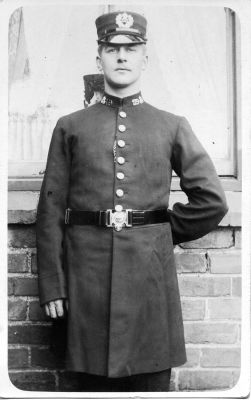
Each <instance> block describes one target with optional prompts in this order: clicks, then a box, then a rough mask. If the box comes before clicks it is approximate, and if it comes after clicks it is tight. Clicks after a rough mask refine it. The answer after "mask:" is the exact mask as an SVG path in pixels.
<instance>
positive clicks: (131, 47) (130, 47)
mask: <svg viewBox="0 0 251 400" xmlns="http://www.w3.org/2000/svg"><path fill="white" fill-rule="evenodd" d="M127 51H128V52H131V51H132V52H133V51H136V49H135V47H133V46H128V48H127Z"/></svg>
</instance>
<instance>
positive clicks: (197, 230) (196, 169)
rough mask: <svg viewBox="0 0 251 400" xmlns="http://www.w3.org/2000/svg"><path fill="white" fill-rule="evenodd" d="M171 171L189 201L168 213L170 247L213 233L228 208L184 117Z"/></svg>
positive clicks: (203, 150) (209, 161)
mask: <svg viewBox="0 0 251 400" xmlns="http://www.w3.org/2000/svg"><path fill="white" fill-rule="evenodd" d="M172 168H173V170H174V171H175V172H176V174H177V175H178V176H179V177H180V186H181V189H182V190H183V191H184V192H185V193H186V195H187V197H188V203H187V204H182V203H179V202H177V203H175V204H174V206H173V210H172V211H170V217H171V227H172V233H173V243H174V244H178V243H182V242H186V241H190V240H194V239H198V238H199V237H202V236H204V235H206V234H207V233H209V232H210V231H212V230H213V229H215V228H216V227H217V225H218V224H219V222H220V221H221V219H222V218H223V217H224V215H225V214H226V212H227V211H228V207H227V204H226V198H225V193H224V190H223V188H222V186H221V183H220V180H219V177H218V175H217V173H216V170H215V168H214V165H213V163H212V161H211V159H210V157H209V155H208V154H207V152H206V151H205V149H204V148H203V146H202V145H201V143H200V142H199V141H198V139H197V138H196V136H195V135H194V133H193V132H192V129H191V127H190V125H189V123H188V122H187V120H186V119H185V118H183V117H182V118H181V119H180V123H179V127H178V129H177V133H176V138H175V142H174V147H173V153H172Z"/></svg>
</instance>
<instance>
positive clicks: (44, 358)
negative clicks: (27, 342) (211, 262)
mask: <svg viewBox="0 0 251 400" xmlns="http://www.w3.org/2000/svg"><path fill="white" fill-rule="evenodd" d="M31 367H33V368H48V369H58V368H61V369H62V368H64V351H63V350H62V351H61V352H59V351H58V352H53V350H52V348H49V349H48V348H43V347H32V348H31Z"/></svg>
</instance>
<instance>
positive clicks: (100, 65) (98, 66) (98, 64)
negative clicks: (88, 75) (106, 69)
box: [96, 56, 103, 72]
mask: <svg viewBox="0 0 251 400" xmlns="http://www.w3.org/2000/svg"><path fill="white" fill-rule="evenodd" d="M96 64H97V68H98V70H99V71H100V72H102V70H103V68H102V63H101V58H100V57H99V56H97V57H96Z"/></svg>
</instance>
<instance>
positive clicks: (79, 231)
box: [37, 94, 227, 377]
mask: <svg viewBox="0 0 251 400" xmlns="http://www.w3.org/2000/svg"><path fill="white" fill-rule="evenodd" d="M121 110H122V111H124V112H125V114H123V113H122V114H121V115H120V112H121ZM121 125H122V127H121ZM121 139H122V140H124V142H125V146H124V147H119V145H118V140H121ZM115 141H116V143H117V145H116V147H115V146H114V142H115ZM119 157H123V158H124V161H125V162H124V163H122V164H120V163H119V161H121V159H120V158H119ZM122 161H123V159H122ZM172 170H174V171H175V172H176V173H177V175H178V176H179V177H180V183H181V188H182V190H183V191H184V192H185V193H186V195H187V197H188V204H186V205H184V204H181V203H176V204H175V205H174V207H173V210H172V211H170V217H171V222H170V223H168V222H166V223H158V224H153V225H144V226H137V227H133V228H123V229H122V230H121V231H120V232H117V231H115V230H114V229H113V228H102V227H97V226H90V225H85V226H84V225H83V226H79V225H70V226H69V225H65V224H64V216H65V209H66V208H67V207H69V208H71V209H74V210H105V209H114V207H115V206H116V205H122V206H123V208H124V209H127V208H128V209H142V210H154V209H157V208H168V205H169V194H170V186H171V178H172ZM117 172H123V173H124V179H118V178H117ZM117 189H122V190H123V194H122V196H121V197H118V195H117ZM120 194H121V193H120ZM226 211H227V206H226V201H225V195H224V192H223V190H222V187H221V184H220V181H219V179H218V176H217V174H216V171H215V168H214V166H213V164H212V162H211V160H210V158H209V156H208V154H207V153H206V151H205V150H204V148H203V147H202V146H201V144H200V143H199V141H198V140H197V138H196V137H195V135H194V134H193V132H192V130H191V128H190V126H189V124H188V122H187V121H186V119H185V118H183V117H178V116H176V115H173V114H170V113H167V112H165V111H161V110H158V109H156V108H155V107H153V106H151V105H149V104H147V103H146V102H144V101H143V100H142V97H141V96H140V94H137V95H135V96H130V97H127V98H125V99H122V100H121V99H118V98H116V97H112V96H105V97H104V98H103V99H102V101H101V103H99V104H96V105H93V106H91V107H90V108H88V109H86V110H81V111H77V112H75V113H73V114H70V115H67V116H65V117H62V118H60V119H59V121H58V123H57V125H56V127H55V130H54V133H53V137H52V141H51V145H50V150H49V155H48V161H47V167H46V173H45V177H44V181H43V185H42V189H41V195H40V200H39V205H38V214H37V251H38V270H39V287H40V299H41V304H45V303H46V302H49V301H50V300H55V299H58V298H68V299H69V311H68V345H67V368H68V369H70V370H74V371H83V372H88V373H92V374H98V375H106V376H109V377H122V376H129V375H133V374H139V373H147V372H156V371H161V370H164V369H167V368H170V367H176V366H178V365H181V364H183V363H184V362H185V361H186V354H185V345H184V333H183V323H182V313H181V306H180V296H179V289H178V283H177V275H176V268H175V262H174V254H173V243H174V244H177V243H180V242H184V241H188V240H192V239H196V238H199V237H201V236H203V235H205V234H206V233H208V232H209V231H211V230H212V229H214V228H216V226H217V225H218V223H219V222H220V220H221V219H222V218H223V216H224V214H225V213H226Z"/></svg>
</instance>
